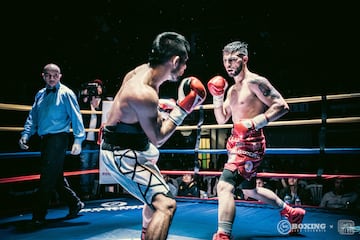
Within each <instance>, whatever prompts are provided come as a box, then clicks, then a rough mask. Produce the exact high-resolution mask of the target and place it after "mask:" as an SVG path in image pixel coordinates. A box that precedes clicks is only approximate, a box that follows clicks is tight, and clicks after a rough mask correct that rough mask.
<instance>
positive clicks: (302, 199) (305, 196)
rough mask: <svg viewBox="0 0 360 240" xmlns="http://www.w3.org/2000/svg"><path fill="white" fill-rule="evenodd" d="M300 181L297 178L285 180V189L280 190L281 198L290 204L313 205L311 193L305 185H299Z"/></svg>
mask: <svg viewBox="0 0 360 240" xmlns="http://www.w3.org/2000/svg"><path fill="white" fill-rule="evenodd" d="M299 181H300V179H297V178H288V179H284V180H283V182H284V183H285V184H284V185H285V187H284V188H283V189H281V190H280V192H279V197H280V198H281V199H283V200H284V201H285V202H287V203H290V204H295V205H311V204H312V197H311V192H310V190H308V189H306V188H305V187H304V185H300V184H298V183H299Z"/></svg>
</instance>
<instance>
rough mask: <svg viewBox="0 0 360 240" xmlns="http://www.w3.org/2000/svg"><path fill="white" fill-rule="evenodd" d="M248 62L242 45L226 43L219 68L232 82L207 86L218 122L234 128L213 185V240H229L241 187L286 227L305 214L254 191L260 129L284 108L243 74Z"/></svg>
mask: <svg viewBox="0 0 360 240" xmlns="http://www.w3.org/2000/svg"><path fill="white" fill-rule="evenodd" d="M248 60H249V56H248V50H247V44H246V43H244V42H240V41H234V42H231V43H229V44H227V45H226V46H225V47H224V49H223V65H224V68H225V70H226V72H227V74H228V75H229V77H231V78H233V79H234V82H235V83H234V84H233V85H232V86H230V88H229V89H228V90H227V87H228V82H227V81H226V80H225V78H223V77H221V76H215V77H213V78H212V79H210V80H209V82H208V84H207V85H208V89H209V92H210V93H211V95H212V96H213V105H214V114H215V118H216V121H217V123H218V124H225V123H226V122H228V121H229V120H230V118H231V120H232V122H233V123H234V126H233V129H232V134H231V136H230V137H229V138H228V140H227V143H226V148H227V151H228V161H227V162H226V163H225V166H224V170H223V172H222V174H221V177H220V179H219V182H218V185H217V193H218V199H219V207H218V210H219V213H218V229H217V232H216V233H215V234H214V236H213V239H214V240H218V239H231V235H232V226H233V222H234V218H235V200H234V191H235V188H236V187H237V186H238V185H240V184H241V188H242V191H243V193H244V195H246V196H248V197H251V198H254V199H258V200H260V201H262V202H264V203H268V204H271V205H273V206H276V207H278V208H280V209H281V212H280V214H281V216H284V217H286V218H287V219H288V220H289V222H290V223H291V224H299V223H301V222H302V219H303V217H304V215H305V210H303V209H301V208H292V207H290V206H288V205H287V204H286V203H285V202H284V201H282V200H281V199H280V198H279V197H278V196H277V195H276V194H275V193H274V192H272V191H271V190H270V189H266V188H263V187H256V172H257V168H258V167H259V165H260V164H261V160H262V159H263V157H264V152H265V148H266V147H265V144H266V142H265V137H264V134H263V127H265V126H266V125H267V124H268V123H269V122H271V121H275V120H277V119H278V118H280V117H281V116H283V115H284V114H286V113H287V112H288V111H289V106H288V104H287V103H286V101H285V100H284V98H283V97H282V96H281V94H280V93H279V92H278V91H277V90H276V89H275V88H274V86H273V85H272V84H271V83H270V82H269V80H268V79H266V78H265V77H263V76H260V75H258V74H256V73H253V72H251V71H250V70H249V69H248V67H247V63H248ZM225 94H226V98H225V99H224V97H225ZM289 233H292V231H289Z"/></svg>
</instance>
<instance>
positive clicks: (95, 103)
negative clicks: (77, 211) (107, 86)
mask: <svg viewBox="0 0 360 240" xmlns="http://www.w3.org/2000/svg"><path fill="white" fill-rule="evenodd" d="M103 95H104V86H103V82H102V81H101V80H100V79H95V80H93V81H91V82H88V83H85V84H83V85H82V89H81V92H80V100H79V104H80V108H81V110H91V111H102V100H103ZM82 116H83V122H84V127H85V129H87V128H88V129H90V131H87V132H86V138H85V140H84V141H83V145H82V147H83V150H85V151H82V152H81V154H80V169H81V170H91V169H97V168H98V167H99V152H87V150H99V145H98V144H97V139H98V131H91V129H98V128H99V127H100V124H101V114H95V113H92V114H82ZM95 180H97V175H96V174H95V173H89V174H81V175H80V188H81V197H82V199H83V200H89V199H91V198H94V197H95V195H96V194H97V188H98V184H95Z"/></svg>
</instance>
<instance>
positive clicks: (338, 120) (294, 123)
mask: <svg viewBox="0 0 360 240" xmlns="http://www.w3.org/2000/svg"><path fill="white" fill-rule="evenodd" d="M326 122H327V123H328V124H338V123H360V117H341V118H328V119H327V120H326ZM314 124H322V119H309V120H291V121H274V122H270V123H269V124H268V125H267V126H269V127H277V126H297V125H314ZM232 127H233V124H209V125H202V126H201V127H200V128H201V129H223V128H232ZM197 128H198V126H197V125H196V126H178V127H176V130H196V129H197ZM22 130H24V128H23V127H0V131H22ZM85 131H87V132H97V131H99V129H89V128H86V129H85Z"/></svg>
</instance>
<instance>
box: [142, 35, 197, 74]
mask: <svg viewBox="0 0 360 240" xmlns="http://www.w3.org/2000/svg"><path fill="white" fill-rule="evenodd" d="M189 52H190V44H189V42H188V41H187V40H186V39H185V37H184V36H183V35H181V34H179V33H176V32H163V33H160V34H159V35H157V36H156V38H155V40H154V41H153V43H152V48H151V51H150V54H149V63H150V66H151V67H154V66H157V65H160V64H163V63H165V62H166V61H168V60H169V59H170V58H171V57H172V56H179V57H180V60H181V62H186V60H187V58H188V54H189Z"/></svg>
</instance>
